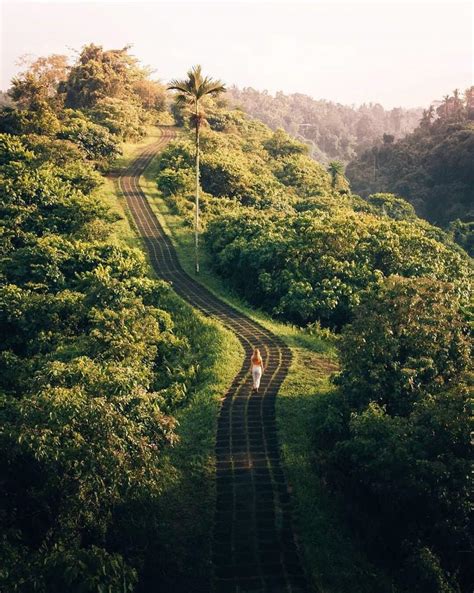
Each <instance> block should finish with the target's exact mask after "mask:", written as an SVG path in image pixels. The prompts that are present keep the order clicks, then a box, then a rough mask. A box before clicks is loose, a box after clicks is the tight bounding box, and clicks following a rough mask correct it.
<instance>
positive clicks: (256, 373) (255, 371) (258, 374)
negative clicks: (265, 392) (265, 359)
mask: <svg viewBox="0 0 474 593" xmlns="http://www.w3.org/2000/svg"><path fill="white" fill-rule="evenodd" d="M261 378H262V365H261V364H253V365H252V379H253V387H254V389H258V388H259V387H260V379H261Z"/></svg>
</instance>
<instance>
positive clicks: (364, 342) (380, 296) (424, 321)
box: [339, 277, 470, 415]
mask: <svg viewBox="0 0 474 593" xmlns="http://www.w3.org/2000/svg"><path fill="white" fill-rule="evenodd" d="M459 309H460V302H459V290H456V289H454V287H453V286H450V285H443V284H442V283H440V282H436V281H433V280H431V279H429V278H419V279H406V278H400V277H391V278H388V279H387V280H386V281H385V282H384V283H383V284H382V285H381V286H380V287H378V286H376V287H375V288H374V289H373V291H372V293H371V294H370V296H366V297H365V299H364V301H363V302H362V303H361V305H360V306H359V307H358V309H357V315H356V318H355V319H354V321H353V322H352V324H351V325H350V326H349V327H348V328H346V329H345V331H344V332H343V340H342V342H341V362H342V365H343V367H344V371H343V373H342V375H341V377H340V378H339V383H340V384H341V385H342V387H343V390H344V393H345V394H346V396H347V397H348V398H349V402H350V405H351V408H353V409H364V408H365V407H366V406H367V405H368V403H369V402H377V403H378V404H379V405H381V406H384V407H385V408H386V410H387V411H388V412H389V413H390V414H392V415H407V414H409V413H410V412H411V410H412V408H413V405H414V403H415V402H416V401H417V399H418V398H422V397H424V396H425V395H426V394H430V393H431V394H432V393H435V392H437V391H439V390H440V389H442V390H446V389H449V388H450V387H452V386H454V385H456V384H457V383H458V382H459V381H460V378H461V377H462V375H463V373H464V371H465V369H466V367H467V365H468V362H469V356H470V348H469V341H468V338H467V335H466V325H465V322H464V321H463V319H462V318H461V316H460V314H459Z"/></svg>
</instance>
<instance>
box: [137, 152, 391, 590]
mask: <svg viewBox="0 0 474 593" xmlns="http://www.w3.org/2000/svg"><path fill="white" fill-rule="evenodd" d="M157 174H158V158H155V159H153V161H152V162H151V163H150V165H149V167H148V168H147V170H146V171H145V173H144V175H143V177H142V178H141V180H140V184H141V186H142V189H143V190H144V192H145V193H146V195H147V196H148V198H149V200H150V204H151V207H152V208H153V210H154V212H155V214H156V216H157V217H158V219H159V220H160V223H161V224H162V226H163V228H164V229H165V231H166V232H167V234H168V235H169V236H170V238H171V240H172V242H173V244H174V246H175V248H176V251H177V254H178V257H179V260H180V262H181V265H182V267H183V268H184V270H185V271H186V272H187V273H188V274H189V275H191V276H194V251H193V250H194V245H193V236H192V229H191V228H190V227H189V225H188V224H187V223H186V222H185V221H184V220H183V218H182V217H181V216H180V215H178V214H175V213H174V212H173V211H172V209H171V208H170V207H169V205H168V203H167V201H166V200H165V199H164V198H163V197H162V195H161V194H160V192H159V190H158V189H157V186H156V178H157ZM200 260H201V272H200V274H199V276H198V277H197V278H196V279H197V280H198V281H199V282H200V283H202V284H203V285H204V286H206V287H207V288H208V289H209V290H210V291H211V292H213V293H214V294H216V295H217V296H218V297H219V298H220V299H222V300H223V301H225V302H227V303H229V304H231V305H232V306H234V307H235V308H236V309H238V310H239V311H242V312H243V313H245V314H246V315H248V316H249V317H250V318H252V319H254V320H256V321H258V322H259V323H261V324H262V325H263V326H264V327H266V328H267V329H269V330H270V331H272V332H273V333H275V334H277V335H279V336H280V337H281V338H282V339H283V340H284V341H285V342H286V343H287V344H288V346H290V348H291V349H292V352H293V363H292V365H291V367H290V370H289V373H288V375H287V377H286V379H285V381H284V383H283V385H282V387H281V389H280V392H279V395H278V398H277V409H276V416H277V425H278V431H279V437H280V444H281V450H282V456H283V463H284V466H285V471H286V473H287V476H288V482H289V484H290V487H291V488H292V491H293V499H294V505H295V520H296V523H297V531H298V533H299V534H300V537H301V540H302V549H303V553H304V559H305V566H306V569H307V572H308V574H309V578H310V580H311V582H312V584H313V587H314V589H315V590H317V591H321V592H325V593H346V592H347V593H349V592H350V593H375V592H376V591H377V592H378V590H377V588H376V587H377V583H380V582H382V581H383V580H384V579H383V576H380V575H378V574H377V571H376V569H375V568H374V567H373V566H372V565H371V564H370V563H369V562H368V561H367V559H366V558H365V557H364V556H363V555H362V554H361V553H360V552H359V550H360V548H361V546H359V544H358V542H357V540H356V539H355V538H354V536H353V534H351V533H350V532H349V530H348V529H347V526H346V521H345V520H344V517H343V514H342V511H341V505H340V504H338V501H337V500H335V499H334V498H332V497H331V496H330V495H329V493H328V492H327V490H326V489H325V487H324V485H323V483H322V481H321V479H320V478H319V476H318V475H317V474H316V472H315V470H314V468H313V465H312V450H313V442H312V438H313V437H312V426H313V422H314V420H315V419H316V417H317V415H318V414H321V413H322V409H323V406H320V405H319V402H320V400H321V398H323V397H327V396H330V394H331V393H332V392H333V389H334V388H333V386H332V384H331V382H330V380H329V377H330V375H331V374H332V373H333V372H334V371H336V370H337V354H336V348H335V344H334V339H332V338H331V337H330V336H329V335H327V334H325V333H324V332H314V333H313V334H309V333H307V332H305V331H303V330H301V329H300V328H297V327H295V326H292V325H288V324H283V323H279V322H278V321H275V320H274V319H271V318H270V317H269V316H268V315H267V314H265V313H264V312H262V311H258V310H255V309H253V308H252V307H250V306H249V305H248V304H247V303H245V302H244V301H243V300H242V299H241V298H239V296H238V295H236V294H235V293H234V292H232V291H231V290H229V288H228V287H226V285H225V283H224V282H223V281H222V280H221V279H220V278H218V277H217V276H215V275H214V274H213V273H212V271H211V266H210V262H209V256H208V254H207V253H205V252H204V250H202V252H201V254H200ZM374 587H375V589H374Z"/></svg>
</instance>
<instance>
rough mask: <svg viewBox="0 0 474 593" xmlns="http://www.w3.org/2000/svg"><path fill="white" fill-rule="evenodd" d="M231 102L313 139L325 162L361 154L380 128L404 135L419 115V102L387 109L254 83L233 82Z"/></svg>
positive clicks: (316, 155) (314, 151)
mask: <svg viewBox="0 0 474 593" xmlns="http://www.w3.org/2000/svg"><path fill="white" fill-rule="evenodd" d="M227 97H228V98H229V99H230V103H231V104H232V105H234V106H237V107H241V108H242V109H243V110H244V111H246V112H247V113H249V114H250V115H251V116H253V117H255V118H257V119H259V120H261V121H262V122H264V123H265V124H267V125H268V126H269V127H270V128H272V129H274V130H275V129H277V128H283V129H284V130H285V131H286V132H288V133H289V134H291V135H292V136H295V137H297V138H299V139H300V140H305V141H306V142H307V143H308V144H310V145H311V153H312V156H313V157H314V158H315V159H316V160H318V161H323V162H327V161H330V160H333V159H338V160H341V161H344V162H348V161H350V160H352V159H354V158H356V157H357V156H359V155H361V154H362V153H363V152H364V151H365V150H366V149H368V148H370V147H371V146H372V145H373V144H374V143H375V142H377V141H378V140H379V139H381V138H382V136H383V134H388V135H392V136H394V138H395V139H397V138H402V137H403V136H405V135H406V134H408V133H410V132H412V131H413V130H414V129H415V128H416V126H417V125H418V123H419V120H420V118H421V115H422V109H421V108H414V109H402V108H400V107H397V108H395V109H390V110H386V109H384V108H383V107H382V105H379V104H378V103H369V104H364V105H361V106H359V107H355V106H348V105H341V104H340V103H333V102H331V101H326V100H322V99H321V100H316V99H313V98H312V97H309V96H307V95H303V94H301V93H294V94H290V95H285V94H284V93H282V92H278V93H276V95H275V96H273V95H271V94H270V93H268V92H267V91H257V90H255V89H253V88H249V87H247V88H243V89H239V88H237V87H235V86H234V87H232V88H230V89H229V91H228V93H227Z"/></svg>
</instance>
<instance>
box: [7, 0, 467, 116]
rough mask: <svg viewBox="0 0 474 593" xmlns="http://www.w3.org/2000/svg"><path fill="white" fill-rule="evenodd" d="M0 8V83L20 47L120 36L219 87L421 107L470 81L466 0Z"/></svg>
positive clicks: (166, 67)
mask: <svg viewBox="0 0 474 593" xmlns="http://www.w3.org/2000/svg"><path fill="white" fill-rule="evenodd" d="M454 6H455V7H456V10H453V7H454ZM427 8H429V10H427ZM198 16H199V19H200V23H204V25H202V26H201V31H200V37H199V39H198V41H197V42H196V41H195V39H194V38H193V36H192V33H193V31H194V29H195V22H196V18H197V17H198ZM1 17H2V18H1V31H2V42H1V47H2V62H1V72H0V88H1V89H2V90H3V91H6V90H7V89H8V88H9V86H10V81H11V78H12V77H13V76H15V75H16V74H18V73H19V72H20V71H21V70H22V68H21V67H20V66H18V64H17V61H18V59H19V58H20V57H21V56H22V55H25V54H31V55H33V56H34V57H39V56H44V55H49V54H52V53H60V54H67V55H70V56H71V55H74V51H77V50H80V48H81V47H82V46H84V45H85V44H87V43H96V44H97V45H102V46H104V47H105V48H107V49H111V48H118V47H124V46H125V45H129V44H130V45H131V46H132V48H131V53H132V54H133V55H135V56H136V57H137V58H138V59H139V60H140V62H142V63H143V64H144V65H149V66H150V67H151V68H152V69H153V70H154V72H156V77H158V78H159V79H160V80H162V81H163V82H166V81H168V80H170V79H171V78H179V77H181V76H183V75H184V74H185V72H186V71H187V69H188V68H189V67H190V66H191V65H192V64H195V63H201V64H202V66H203V69H204V70H205V72H206V73H207V74H209V75H210V76H212V77H215V78H220V79H222V80H223V81H224V82H225V83H226V84H227V86H229V87H231V86H234V85H235V86H237V87H238V88H239V89H243V88H246V87H251V88H253V89H255V90H258V91H260V92H262V91H265V90H266V91H267V92H268V93H269V94H271V95H272V96H274V95H275V93H277V92H283V93H284V94H285V95H292V94H296V93H298V94H303V95H307V96H309V97H311V98H313V99H314V100H326V101H331V102H333V103H339V104H342V105H348V106H353V107H354V106H355V107H356V108H357V107H359V106H360V105H362V104H364V103H365V104H368V103H372V104H380V105H382V106H383V107H384V108H385V109H387V110H389V109H392V108H394V107H403V108H406V109H409V108H420V107H427V106H428V105H429V104H431V103H433V102H435V101H437V100H440V99H441V98H442V96H443V95H444V94H446V93H448V92H449V93H451V92H452V90H453V89H455V88H459V89H460V90H461V91H464V90H465V89H466V88H467V87H469V86H471V85H472V84H473V80H472V79H473V75H472V73H473V65H472V51H471V49H472V43H473V35H472V6H471V4H470V3H468V2H455V3H452V2H451V3H447V2H438V3H435V4H427V3H426V2H418V3H416V4H400V3H397V4H393V3H387V2H383V3H379V4H374V3H366V2H365V3H364V2H363V3H358V4H356V3H354V2H352V3H346V2H343V3H341V2H336V3H331V4H329V3H328V2H323V3H321V2H319V3H308V2H306V3H296V4H291V5H290V4H287V3H283V2H274V3H271V9H269V3H268V2H257V3H254V4H248V3H247V2H237V3H236V2H221V3H220V4H217V3H208V2H196V1H195V2H190V1H189V0H188V1H187V2H183V1H178V2H175V3H173V4H171V3H168V2H162V1H155V2H147V3H142V2H139V3H131V2H128V3H117V2H113V1H106V0H102V1H101V2H66V1H63V2H38V1H36V2H32V1H27V2H22V1H20V2H12V1H5V0H4V1H3V2H2V11H1ZM163 22H165V23H166V27H163V25H161V23H163ZM38 31H40V34H38ZM440 39H443V40H444V42H443V44H440V42H439V40H440ZM441 45H442V47H441ZM194 46H195V47H194ZM296 64H298V67H295V65H296Z"/></svg>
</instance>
